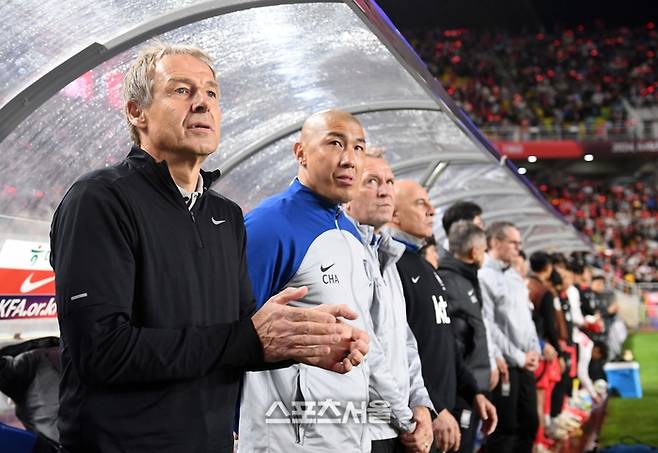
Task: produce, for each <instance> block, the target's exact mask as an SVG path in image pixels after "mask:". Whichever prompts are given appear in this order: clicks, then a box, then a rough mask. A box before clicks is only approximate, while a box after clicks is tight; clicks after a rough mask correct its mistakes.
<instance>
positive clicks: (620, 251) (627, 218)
mask: <svg viewBox="0 0 658 453" xmlns="http://www.w3.org/2000/svg"><path fill="white" fill-rule="evenodd" d="M535 183H536V185H537V186H538V187H539V189H540V191H542V192H543V193H544V195H545V196H546V198H547V199H548V200H549V201H550V202H551V204H552V205H553V206H555V208H556V209H557V210H558V211H560V213H562V214H563V215H564V216H565V217H566V218H567V220H569V221H570V222H571V223H572V224H573V225H574V226H575V227H576V228H577V229H578V230H580V231H581V232H583V233H584V234H585V235H587V236H589V237H590V238H591V240H592V242H593V243H594V245H595V246H596V248H597V254H596V258H595V259H596V261H595V263H594V264H595V265H596V267H599V268H601V269H603V270H604V271H605V272H606V273H611V274H613V275H614V276H615V277H617V278H620V279H624V280H626V281H627V282H629V283H635V282H658V271H657V270H656V269H657V268H658V204H657V202H656V200H657V195H658V194H657V193H656V187H655V186H654V185H653V184H647V183H645V182H643V181H633V182H623V180H619V181H613V182H610V181H609V180H604V181H594V180H586V179H580V180H579V179H577V178H575V177H567V178H566V180H564V179H560V180H552V181H550V182H548V181H536V182H535ZM581 299H582V297H581ZM588 302H589V301H585V300H582V301H581V303H582V311H583V314H586V315H587V314H593V313H590V311H591V310H590V309H589V306H588Z"/></svg>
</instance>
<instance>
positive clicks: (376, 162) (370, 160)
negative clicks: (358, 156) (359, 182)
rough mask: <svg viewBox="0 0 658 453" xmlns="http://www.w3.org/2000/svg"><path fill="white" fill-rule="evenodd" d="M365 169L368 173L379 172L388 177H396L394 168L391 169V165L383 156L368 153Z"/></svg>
mask: <svg viewBox="0 0 658 453" xmlns="http://www.w3.org/2000/svg"><path fill="white" fill-rule="evenodd" d="M363 171H364V172H367V173H378V174H382V175H385V176H386V177H387V178H388V177H390V178H394V175H393V170H391V165H390V164H389V163H388V161H387V160H386V159H384V158H383V157H374V156H368V155H366V159H365V161H364V164H363Z"/></svg>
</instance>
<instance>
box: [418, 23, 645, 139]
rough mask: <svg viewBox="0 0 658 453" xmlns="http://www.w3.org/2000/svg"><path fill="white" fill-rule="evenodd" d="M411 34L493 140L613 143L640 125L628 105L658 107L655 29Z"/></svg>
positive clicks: (581, 27) (599, 25)
mask: <svg viewBox="0 0 658 453" xmlns="http://www.w3.org/2000/svg"><path fill="white" fill-rule="evenodd" d="M408 35H409V36H411V43H412V45H413V46H414V47H415V48H416V50H417V51H418V52H419V54H420V55H421V57H422V58H423V60H424V61H425V62H426V63H427V65H428V67H429V69H430V71H432V73H433V74H434V75H435V76H436V77H437V78H438V79H439V80H440V81H441V82H442V83H443V85H444V86H445V87H446V89H447V90H448V93H450V95H452V96H453V98H454V99H455V100H456V101H457V102H458V104H459V105H460V106H461V107H462V108H463V109H464V111H465V112H466V113H467V114H468V115H469V116H470V117H471V118H472V119H473V121H474V122H475V123H476V124H477V125H478V126H479V127H481V128H483V130H484V131H485V132H486V133H487V134H488V135H489V136H491V137H492V138H496V139H508V140H528V139H533V138H538V137H558V138H581V137H588V138H592V137H594V138H607V137H609V136H617V135H620V134H624V133H625V132H626V131H627V129H628V128H629V127H632V126H634V125H636V124H634V123H633V121H631V120H630V118H629V116H628V115H627V111H626V109H625V108H624V102H625V101H627V102H628V103H629V105H630V106H631V107H633V108H641V107H648V106H654V107H655V106H656V105H657V96H658V81H656V79H655V77H654V76H655V74H656V72H657V71H658V64H657V63H656V61H657V56H656V49H657V48H658V32H657V31H656V24H655V22H647V23H646V24H644V25H642V26H636V27H618V28H606V27H605V24H603V23H602V22H596V23H594V24H592V25H587V26H585V25H578V26H575V27H566V26H562V27H560V26H556V27H555V29H553V30H542V31H537V32H536V33H531V32H527V31H526V32H513V31H502V30H501V31H486V30H470V29H464V28H461V29H453V30H440V29H437V30H433V31H425V32H418V33H409V34H408Z"/></svg>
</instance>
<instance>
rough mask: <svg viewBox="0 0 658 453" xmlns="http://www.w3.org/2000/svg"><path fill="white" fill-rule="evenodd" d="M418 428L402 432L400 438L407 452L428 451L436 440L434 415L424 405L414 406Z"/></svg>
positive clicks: (420, 452) (424, 452)
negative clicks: (433, 430)
mask: <svg viewBox="0 0 658 453" xmlns="http://www.w3.org/2000/svg"><path fill="white" fill-rule="evenodd" d="M414 420H415V421H416V429H415V430H414V431H413V432H411V433H401V434H400V440H401V441H402V444H403V445H404V448H405V451H406V452H407V453H427V452H428V451H430V448H431V447H432V442H434V433H433V432H432V416H431V415H430V411H429V409H428V408H426V407H424V406H416V407H414Z"/></svg>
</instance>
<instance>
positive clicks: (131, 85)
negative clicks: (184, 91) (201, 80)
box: [123, 42, 217, 145]
mask: <svg viewBox="0 0 658 453" xmlns="http://www.w3.org/2000/svg"><path fill="white" fill-rule="evenodd" d="M166 55H191V56H193V57H196V58H198V59H199V60H201V61H203V62H204V63H205V64H207V65H208V67H209V68H210V70H211V71H212V75H213V77H215V78H217V74H216V72H215V66H214V63H213V61H212V59H211V58H210V57H209V56H208V54H207V53H205V52H204V51H203V50H201V49H199V48H198V47H194V46H188V45H181V44H167V43H163V42H156V43H154V44H153V45H152V46H150V47H147V48H145V49H143V50H142V51H141V52H140V53H139V55H138V56H137V59H136V60H135V61H134V62H133V64H132V65H131V66H130V68H129V69H128V72H126V76H125V77H124V79H123V102H124V109H125V111H124V113H125V115H126V120H127V121H128V127H129V128H130V137H131V138H132V140H133V142H134V143H135V144H136V145H140V144H141V143H140V141H141V140H140V138H139V130H138V129H137V128H136V127H135V126H133V125H132V123H130V120H129V116H128V109H127V105H128V102H129V101H133V102H135V103H136V104H137V105H138V106H139V107H140V108H146V107H148V106H149V105H151V101H152V100H153V78H154V74H155V65H156V64H157V63H158V61H160V60H161V59H162V58H163V57H164V56H166Z"/></svg>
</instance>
